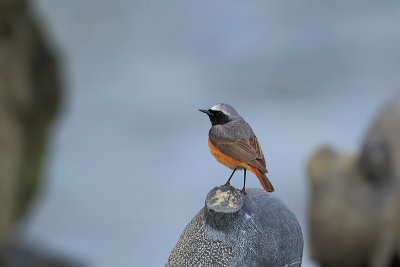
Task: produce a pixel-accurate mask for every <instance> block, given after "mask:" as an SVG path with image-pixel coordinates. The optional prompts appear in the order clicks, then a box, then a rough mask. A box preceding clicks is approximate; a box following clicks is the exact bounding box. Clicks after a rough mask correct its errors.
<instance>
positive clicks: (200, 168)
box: [25, 0, 400, 267]
mask: <svg viewBox="0 0 400 267" xmlns="http://www.w3.org/2000/svg"><path fill="white" fill-rule="evenodd" d="M33 7H34V9H35V11H36V12H35V13H36V14H37V16H38V17H39V19H40V20H41V22H42V23H43V26H44V27H45V28H46V29H47V32H48V34H49V35H50V37H51V41H52V43H53V44H54V46H55V47H56V48H57V49H58V51H59V52H60V54H61V60H62V62H63V71H64V81H65V86H64V87H65V88H66V90H65V94H64V101H63V102H64V103H63V109H62V114H61V116H60V117H59V119H58V121H57V123H56V125H55V127H54V129H53V134H52V138H51V140H50V148H49V153H48V155H47V165H46V177H47V180H46V184H45V186H44V187H42V189H41V195H40V197H39V199H38V201H37V202H36V204H35V206H34V208H33V209H32V210H31V212H30V215H29V216H28V218H27V219H26V223H25V224H26V225H25V226H26V228H25V238H26V242H28V243H30V244H34V245H35V246H37V247H41V248H43V249H47V250H50V251H53V252H55V253H58V254H63V255H69V256H71V257H73V258H77V259H80V260H82V261H83V262H85V263H88V264H89V265H90V266H96V267H109V266H163V265H164V264H165V263H166V261H167V259H168V256H169V253H170V252H171V250H172V248H173V247H174V246H175V243H176V242H177V240H178V238H179V236H180V234H181V232H182V230H183V229H184V227H185V226H186V225H187V224H188V223H189V221H190V220H191V218H192V217H193V216H194V215H195V214H196V213H197V212H198V210H199V209H200V208H201V207H202V206H203V204H204V199H205V196H206V193H207V192H208V191H209V190H210V189H211V188H213V187H214V186H216V185H220V184H223V183H224V182H225V181H226V179H227V178H228V176H229V175H230V171H229V170H228V169H227V168H226V167H224V166H221V165H219V164H218V163H217V162H216V161H215V160H214V159H213V158H212V156H211V155H210V153H209V151H208V147H207V133H208V129H209V127H210V123H209V121H208V118H206V117H205V116H204V114H201V113H199V112H198V111H197V109H198V108H209V107H211V106H212V105H214V104H215V103H218V102H226V103H229V104H231V105H233V106H234V107H235V108H236V109H237V110H238V112H239V113H240V114H241V115H242V116H243V117H244V118H245V119H246V120H247V121H248V122H249V123H250V125H251V126H252V127H253V130H254V131H255V133H256V134H257V136H258V138H259V140H260V143H261V146H262V148H263V150H264V154H265V156H266V159H267V167H268V169H269V171H270V172H269V177H270V179H271V181H272V183H273V185H274V186H275V188H276V193H275V194H276V195H277V196H279V197H280V198H281V199H282V200H283V201H285V202H286V203H287V204H288V206H289V207H290V208H291V209H292V210H293V212H294V213H295V215H296V216H297V218H298V219H299V221H300V223H301V225H302V228H303V234H304V236H305V237H307V234H306V230H307V228H306V219H305V218H306V215H305V214H306V201H307V183H306V178H305V171H304V169H305V162H306V159H307V157H308V156H309V155H310V154H311V153H312V151H313V150H314V149H315V148H316V147H317V146H318V145H320V144H321V143H330V144H332V145H335V146H336V147H339V148H343V149H355V148H357V147H359V145H360V143H361V136H362V134H363V132H364V131H365V130H366V128H367V127H368V125H369V123H370V121H371V120H372V118H373V117H374V114H375V113H376V112H377V110H379V108H380V107H381V106H382V105H383V104H384V103H385V102H386V101H387V100H388V99H390V98H391V97H393V96H394V95H395V94H396V93H397V92H398V89H399V88H400V75H399V73H400V51H399V47H400V27H399V23H400V17H399V16H398V14H399V12H400V2H398V1H394V0H392V1H379V2H378V1H351V2H349V1H345V0H341V1H331V2H329V3H327V2H324V3H323V2H319V1H312V0H309V1H297V2H294V1H281V0H280V1H253V2H251V3H250V2H243V1H234V2H232V1H218V2H215V1H199V2H187V1H172V2H171V1H168V2H167V1H158V2H157V1H123V0H118V1H105V0H101V1H100V0H99V1H70V0H36V1H34V2H33ZM232 184H233V185H234V186H237V187H240V186H241V185H242V179H241V175H240V174H237V175H235V177H234V178H233V181H232ZM248 186H249V187H260V185H259V183H258V180H257V179H256V177H255V176H254V175H252V174H251V175H249V179H248ZM306 242H307V240H306ZM303 266H313V263H312V262H311V260H310V259H309V256H308V250H307V243H306V244H305V255H304V262H303Z"/></svg>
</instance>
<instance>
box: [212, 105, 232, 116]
mask: <svg viewBox="0 0 400 267" xmlns="http://www.w3.org/2000/svg"><path fill="white" fill-rule="evenodd" d="M211 110H219V111H222V112H223V113H225V114H226V115H229V112H228V111H227V110H226V109H224V108H223V106H222V105H221V104H216V105H214V106H213V107H212V108H211Z"/></svg>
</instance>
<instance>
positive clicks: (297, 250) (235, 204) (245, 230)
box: [166, 185, 303, 267]
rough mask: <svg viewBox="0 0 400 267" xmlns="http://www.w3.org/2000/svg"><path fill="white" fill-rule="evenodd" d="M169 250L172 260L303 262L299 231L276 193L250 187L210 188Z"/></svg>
mask: <svg viewBox="0 0 400 267" xmlns="http://www.w3.org/2000/svg"><path fill="white" fill-rule="evenodd" d="M205 202H206V203H205V207H204V208H203V209H201V210H200V212H199V213H198V214H197V215H196V216H195V217H194V218H193V220H192V221H191V222H190V223H189V225H188V226H186V228H185V230H184V231H183V233H182V235H181V237H180V238H179V240H178V243H177V244H176V246H175V248H174V249H173V250H172V252H171V255H170V256H169V259H168V262H167V264H166V266H167V267H170V266H171V267H172V266H248V267H251V266H301V261H302V255H303V236H302V233H301V228H300V225H299V223H298V221H297V219H296V217H295V216H294V214H293V213H292V212H291V211H290V210H289V208H288V207H287V206H286V205H285V204H284V203H283V202H282V201H281V200H280V199H278V198H277V197H276V196H275V195H274V194H271V193H267V192H265V191H264V190H261V189H254V188H250V189H248V190H247V194H246V195H245V194H243V193H242V192H241V191H239V190H237V189H235V188H233V187H229V186H227V185H222V186H218V187H216V188H214V189H212V190H211V191H210V192H209V193H208V194H207V198H206V201H205Z"/></svg>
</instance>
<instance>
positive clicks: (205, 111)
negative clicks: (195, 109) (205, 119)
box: [199, 109, 211, 115]
mask: <svg viewBox="0 0 400 267" xmlns="http://www.w3.org/2000/svg"><path fill="white" fill-rule="evenodd" d="M199 111H201V112H203V113H206V114H207V115H211V113H210V111H208V110H206V109H199Z"/></svg>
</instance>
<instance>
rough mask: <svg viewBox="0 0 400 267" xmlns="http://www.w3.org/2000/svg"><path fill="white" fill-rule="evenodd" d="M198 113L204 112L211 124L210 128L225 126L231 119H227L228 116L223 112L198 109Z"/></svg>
mask: <svg viewBox="0 0 400 267" xmlns="http://www.w3.org/2000/svg"><path fill="white" fill-rule="evenodd" d="M199 111H201V112H204V113H206V114H207V115H208V117H209V118H210V121H211V124H212V126H214V125H221V124H225V123H227V122H230V121H231V119H230V118H229V116H228V115H226V114H225V113H224V112H222V111H220V110H212V109H209V110H205V109H199Z"/></svg>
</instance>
